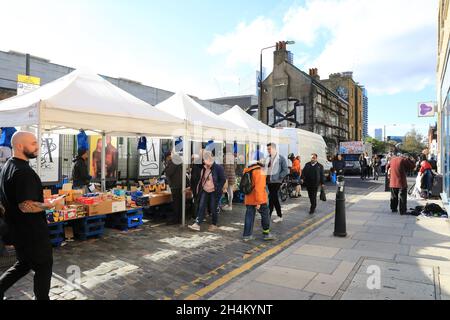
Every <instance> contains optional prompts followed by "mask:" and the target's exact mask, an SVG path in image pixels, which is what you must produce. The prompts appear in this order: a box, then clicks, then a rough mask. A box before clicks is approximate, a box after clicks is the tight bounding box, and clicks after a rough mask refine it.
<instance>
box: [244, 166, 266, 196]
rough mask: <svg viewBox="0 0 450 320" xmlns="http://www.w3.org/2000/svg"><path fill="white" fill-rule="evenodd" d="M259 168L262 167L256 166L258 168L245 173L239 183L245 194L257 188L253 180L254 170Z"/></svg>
mask: <svg viewBox="0 0 450 320" xmlns="http://www.w3.org/2000/svg"><path fill="white" fill-rule="evenodd" d="M258 169H261V168H260V167H256V168H254V169H252V170H249V171H248V172H246V173H244V175H243V176H242V178H241V183H240V185H239V190H240V191H241V192H242V193H243V194H246V195H248V194H250V193H252V191H253V189H254V188H255V186H254V185H253V181H252V172H253V171H254V170H258Z"/></svg>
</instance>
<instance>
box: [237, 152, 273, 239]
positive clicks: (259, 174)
mask: <svg viewBox="0 0 450 320" xmlns="http://www.w3.org/2000/svg"><path fill="white" fill-rule="evenodd" d="M247 172H250V173H251V180H252V186H253V190H252V192H251V193H249V194H247V195H245V200H244V203H245V205H246V206H247V212H246V214H245V225H244V237H243V240H244V241H245V242H247V241H250V240H253V236H252V234H253V225H254V222H255V215H256V210H258V212H259V213H260V214H261V226H262V229H263V237H264V240H265V241H269V240H273V236H272V234H271V233H270V213H269V207H268V206H267V203H268V195H267V186H266V174H265V172H264V171H263V166H262V164H260V163H258V162H256V161H252V162H250V165H249V167H248V168H245V169H244V174H246V173H247Z"/></svg>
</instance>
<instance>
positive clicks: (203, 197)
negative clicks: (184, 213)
mask: <svg viewBox="0 0 450 320" xmlns="http://www.w3.org/2000/svg"><path fill="white" fill-rule="evenodd" d="M198 197H199V198H200V201H199V204H198V211H197V220H196V222H197V223H198V224H202V222H203V219H204V218H205V211H206V208H207V206H209V210H210V212H211V215H212V224H213V225H217V220H218V210H217V201H218V197H217V193H216V192H211V193H208V192H206V191H201V192H200V195H199V196H198Z"/></svg>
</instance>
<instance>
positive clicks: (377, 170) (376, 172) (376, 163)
mask: <svg viewBox="0 0 450 320" xmlns="http://www.w3.org/2000/svg"><path fill="white" fill-rule="evenodd" d="M372 165H373V180H378V179H379V178H380V174H381V159H380V157H378V156H374V157H373V161H372Z"/></svg>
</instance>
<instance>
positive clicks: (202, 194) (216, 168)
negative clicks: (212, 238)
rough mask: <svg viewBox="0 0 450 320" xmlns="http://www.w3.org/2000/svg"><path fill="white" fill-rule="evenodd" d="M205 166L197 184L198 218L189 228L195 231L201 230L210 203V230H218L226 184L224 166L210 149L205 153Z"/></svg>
mask: <svg viewBox="0 0 450 320" xmlns="http://www.w3.org/2000/svg"><path fill="white" fill-rule="evenodd" d="M203 161H204V166H203V169H202V172H201V175H200V177H201V178H200V181H199V182H198V184H197V186H196V188H197V189H196V190H197V198H198V199H199V205H198V210H197V219H196V221H195V223H194V224H193V225H191V226H189V228H190V229H191V230H194V231H200V225H201V224H202V222H203V219H204V217H205V211H206V207H207V206H208V205H209V209H210V212H211V214H212V224H211V225H210V226H209V229H208V231H209V232H213V231H216V230H217V223H218V211H217V206H218V200H219V199H220V197H221V195H222V189H223V186H224V184H225V180H226V179H225V172H224V169H223V167H222V166H220V165H218V164H217V163H215V162H214V157H213V155H212V154H211V152H209V151H205V152H204V153H203Z"/></svg>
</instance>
